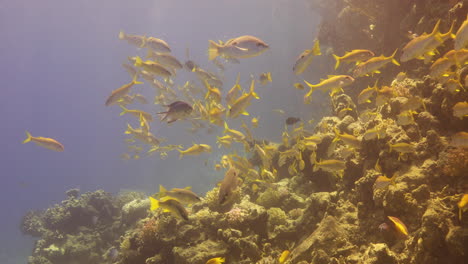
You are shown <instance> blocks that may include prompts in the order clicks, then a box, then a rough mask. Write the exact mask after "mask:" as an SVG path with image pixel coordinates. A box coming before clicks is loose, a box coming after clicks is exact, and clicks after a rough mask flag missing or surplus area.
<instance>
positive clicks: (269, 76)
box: [267, 72, 272, 82]
mask: <svg viewBox="0 0 468 264" xmlns="http://www.w3.org/2000/svg"><path fill="white" fill-rule="evenodd" d="M267 80H268V81H269V82H272V80H271V72H269V73H267Z"/></svg>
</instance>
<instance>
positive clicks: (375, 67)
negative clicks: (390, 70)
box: [353, 49, 400, 78]
mask: <svg viewBox="0 0 468 264" xmlns="http://www.w3.org/2000/svg"><path fill="white" fill-rule="evenodd" d="M397 51H398V49H396V50H395V51H394V52H393V54H392V55H390V56H389V57H385V56H384V55H380V56H379V57H374V58H371V59H369V60H367V61H365V62H363V63H360V64H359V65H357V66H356V68H355V69H354V71H353V77H354V78H357V77H361V76H364V75H369V74H374V73H380V70H379V69H380V68H382V67H383V66H385V65H386V64H387V63H389V62H392V63H393V64H395V65H397V66H400V63H398V61H397V60H395V58H394V57H395V54H396V52H397Z"/></svg>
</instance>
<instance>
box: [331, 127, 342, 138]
mask: <svg viewBox="0 0 468 264" xmlns="http://www.w3.org/2000/svg"><path fill="white" fill-rule="evenodd" d="M333 129H334V130H335V138H334V139H333V141H332V142H336V141H338V140H340V131H338V128H336V127H334V128H333Z"/></svg>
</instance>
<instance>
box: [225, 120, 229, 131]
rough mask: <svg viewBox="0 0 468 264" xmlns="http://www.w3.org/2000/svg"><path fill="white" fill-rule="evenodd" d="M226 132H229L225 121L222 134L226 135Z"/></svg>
mask: <svg viewBox="0 0 468 264" xmlns="http://www.w3.org/2000/svg"><path fill="white" fill-rule="evenodd" d="M228 131H229V127H228V124H227V123H226V121H224V133H226V132H228Z"/></svg>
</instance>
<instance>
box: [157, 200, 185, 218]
mask: <svg viewBox="0 0 468 264" xmlns="http://www.w3.org/2000/svg"><path fill="white" fill-rule="evenodd" d="M149 199H150V204H151V207H150V210H151V211H154V210H156V209H158V208H162V209H163V211H164V212H170V213H172V214H173V215H174V216H176V217H177V218H182V219H184V220H188V212H187V210H185V208H184V206H183V205H182V204H181V203H180V202H179V201H177V200H175V199H172V198H169V199H162V200H156V199H154V198H153V197H151V196H150V197H149Z"/></svg>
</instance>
